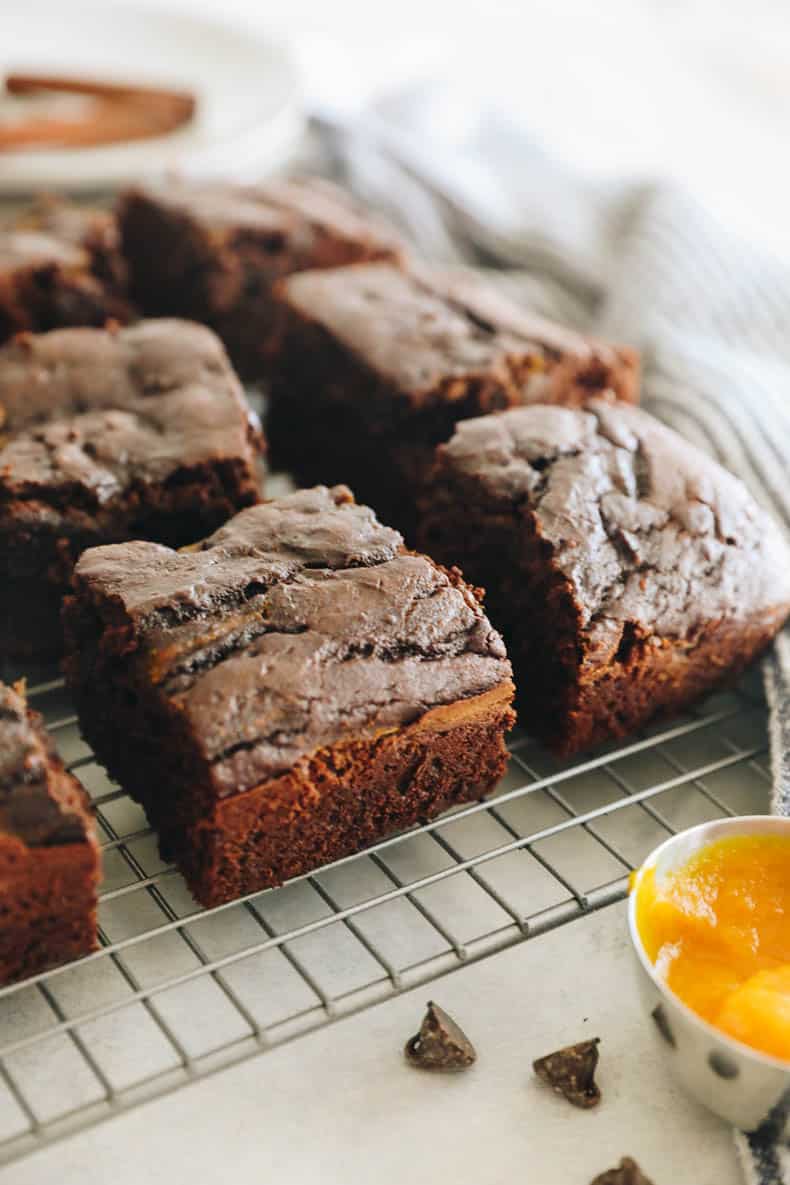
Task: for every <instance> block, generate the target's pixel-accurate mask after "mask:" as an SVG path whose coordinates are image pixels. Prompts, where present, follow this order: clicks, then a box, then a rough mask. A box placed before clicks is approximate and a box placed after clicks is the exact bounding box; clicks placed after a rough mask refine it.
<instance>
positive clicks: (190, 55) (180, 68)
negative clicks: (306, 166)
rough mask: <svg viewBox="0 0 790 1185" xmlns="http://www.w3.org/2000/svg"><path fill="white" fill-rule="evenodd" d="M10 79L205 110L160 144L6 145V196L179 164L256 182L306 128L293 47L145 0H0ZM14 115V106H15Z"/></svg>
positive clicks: (0, 178) (136, 175)
mask: <svg viewBox="0 0 790 1185" xmlns="http://www.w3.org/2000/svg"><path fill="white" fill-rule="evenodd" d="M0 11H1V12H2V34H1V35H0V111H3V110H4V107H5V106H8V105H11V106H13V103H14V100H13V98H12V99H8V98H7V97H5V96H4V94H3V91H2V85H1V84H2V75H4V74H5V73H11V72H14V71H22V72H28V71H33V72H41V73H49V74H71V75H78V76H82V77H85V78H97V79H106V80H108V81H110V82H120V81H130V82H140V83H143V84H145V83H148V84H151V85H155V86H165V87H167V86H173V87H176V88H184V89H186V90H190V91H193V92H194V93H195V94H196V96H197V100H198V109H197V113H196V115H195V118H194V119H193V120H191V121H190V122H189V123H188V124H187V125H185V126H184V127H182V128H179V129H178V130H177V131H174V132H171V133H170V134H169V135H165V136H159V137H155V138H152V139H150V140H135V141H130V142H129V143H123V144H107V145H101V146H99V147H95V148H79V149H57V148H51V149H40V150H37V151H27V152H21V151H20V152H5V153H3V155H2V157H1V158H0V195H2V196H8V197H14V196H22V195H26V194H29V193H30V192H32V191H36V190H41V189H55V190H65V191H71V192H79V191H81V192H89V191H99V190H102V191H107V190H112V189H115V188H116V187H118V186H120V185H128V184H130V183H134V182H138V181H141V180H146V181H149V180H157V179H159V178H161V177H163V176H165V175H167V174H168V173H170V172H173V171H177V172H179V173H184V174H186V175H189V176H192V175H194V176H197V177H204V176H205V177H212V176H228V177H234V178H238V179H240V180H257V179H259V178H260V177H261V176H263V175H264V174H266V173H269V172H271V171H273V170H276V169H278V168H280V167H281V166H282V165H283V163H284V162H285V161H286V160H287V159H288V158H289V156H290V155H291V154H292V152H293V151H294V148H295V146H296V144H297V143H298V140H299V137H300V135H301V133H302V129H303V127H304V112H303V94H302V84H301V79H300V78H299V75H298V72H297V70H296V67H295V65H294V63H293V61H292V59H291V56H290V54H289V53H288V51H287V50H286V49H285V48H284V47H283V46H282V45H280V44H279V43H278V42H277V41H276V40H274V39H272V38H270V37H267V36H265V35H264V34H262V33H258V32H257V31H253V30H251V29H249V28H247V27H245V26H244V25H237V24H235V23H233V22H232V21H223V20H221V19H216V20H212V19H211V18H209V17H201V16H196V15H193V14H191V13H190V12H188V11H182V12H179V11H177V10H176V11H170V10H169V9H168V8H167V7H166V6H165V7H163V6H160V5H157V6H156V7H155V8H154V7H151V6H150V5H148V4H143V3H139V2H137V0H126V2H124V3H113V4H109V3H106V2H105V0H69V2H68V3H66V2H65V0H25V3H24V4H10V3H9V4H7V5H3V4H2V3H0ZM6 114H8V113H6Z"/></svg>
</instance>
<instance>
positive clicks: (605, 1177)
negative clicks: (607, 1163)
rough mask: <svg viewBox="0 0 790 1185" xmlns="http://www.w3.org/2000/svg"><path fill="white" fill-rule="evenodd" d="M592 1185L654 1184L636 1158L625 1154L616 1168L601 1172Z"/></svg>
mask: <svg viewBox="0 0 790 1185" xmlns="http://www.w3.org/2000/svg"><path fill="white" fill-rule="evenodd" d="M590 1185H653V1182H652V1181H651V1180H650V1178H649V1177H646V1176H645V1174H644V1173H643V1172H642V1170H641V1169H640V1167H639V1165H638V1164H637V1163H636V1161H635V1160H631V1157H630V1156H624V1157H623V1159H622V1160H621V1161H620V1163H619V1164H618V1166H617V1168H616V1169H607V1170H606V1172H605V1173H600V1174H599V1176H597V1177H596V1178H595V1180H594V1181H591V1182H590Z"/></svg>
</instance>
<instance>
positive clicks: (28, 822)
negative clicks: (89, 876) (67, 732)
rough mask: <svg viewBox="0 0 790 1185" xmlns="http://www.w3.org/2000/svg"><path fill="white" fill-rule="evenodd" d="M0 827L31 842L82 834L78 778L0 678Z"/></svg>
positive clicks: (36, 718) (76, 837) (85, 826)
mask: <svg viewBox="0 0 790 1185" xmlns="http://www.w3.org/2000/svg"><path fill="white" fill-rule="evenodd" d="M0 831H2V832H4V833H5V834H6V835H9V834H10V835H15V836H17V837H18V838H19V839H21V840H23V841H24V842H25V843H27V844H29V845H30V846H31V847H41V846H45V845H49V844H62V843H75V842H79V841H81V840H84V839H86V837H87V834H88V831H89V824H88V816H87V813H86V808H85V801H84V796H83V793H82V791H81V789H80V786H79V783H78V782H77V781H76V779H75V778H73V777H72V776H71V775H70V774H68V773H66V771H65V769H64V768H63V763H62V761H61V760H60V758H59V757H58V756H57V753H56V751H55V747H54V745H53V743H52V741H51V739H50V737H49V736H48V734H47V732H46V731H45V729H44V726H43V724H42V723H41V718H40V716H38V714H37V713H35V712H30V711H28V709H27V705H26V703H25V700H24V697H23V696H22V695H21V694H20V693H19V691H18V690H17V689H16V688H13V687H8V686H7V685H6V684H4V683H0Z"/></svg>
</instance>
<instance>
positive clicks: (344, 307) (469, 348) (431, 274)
mask: <svg viewBox="0 0 790 1185" xmlns="http://www.w3.org/2000/svg"><path fill="white" fill-rule="evenodd" d="M279 291H280V294H281V296H282V299H283V300H284V301H285V303H286V304H287V305H288V306H289V307H290V308H292V309H294V310H296V311H297V312H298V313H299V314H301V315H302V316H303V317H306V318H308V319H310V320H312V321H315V322H316V323H317V324H319V325H320V326H321V327H322V328H323V329H325V330H326V331H327V332H329V333H330V334H331V335H332V336H333V337H334V338H335V339H337V340H339V341H340V342H341V343H342V344H343V345H344V346H345V347H346V348H347V349H349V350H350V351H351V352H352V353H354V354H355V355H356V356H357V357H358V358H359V359H360V360H361V361H362V362H363V363H365V364H366V365H367V366H368V367H369V368H370V369H371V370H373V371H375V372H376V373H377V374H379V375H381V376H382V377H383V378H384V379H385V380H386V381H388V382H390V383H392V384H393V385H394V387H395V388H396V389H397V390H398V391H399V392H401V393H402V394H403V395H404V396H406V397H408V399H409V401H410V402H411V403H413V404H416V405H419V404H421V403H425V402H427V401H429V400H431V399H432V398H434V397H435V396H436V395H437V394H441V395H442V397H443V398H445V399H447V400H450V401H452V400H453V399H455V398H458V397H460V396H461V395H463V394H465V393H466V388H465V387H458V388H457V389H456V387H455V386H454V385H453V384H454V382H455V381H457V380H459V379H461V380H467V379H469V378H472V377H481V376H482V377H486V378H493V379H495V380H496V381H497V382H499V383H501V384H503V385H504V386H505V387H512V389H513V390H512V402H514V403H516V402H519V403H520V402H523V401H524V400H525V399H529V400H533V399H535V398H537V397H538V396H539V395H540V396H541V397H542V398H544V399H546V400H547V401H548V402H552V401H553V398H554V395H553V392H554V390H555V387H556V385H557V380H558V379H561V378H563V377H564V378H565V379H567V377H568V375H567V366H568V364H569V363H570V364H572V365H573V366H575V367H588V368H589V367H592V368H594V369H595V368H597V369H598V370H599V374H598V375H597V376H591V380H590V381H592V378H595V379H596V381H595V383H594V384H593V385H594V386H596V387H597V388H598V389H603V388H605V387H607V386H612V387H618V388H621V393H623V394H624V395H625V394H626V392H625V388H626V387H628V388H629V390H630V388H631V386H632V385H633V386H635V383H636V368H637V364H636V355H635V354H634V353H633V351H630V350H627V349H618V348H616V347H614V346H609V345H607V344H606V343H603V342H597V341H593V340H592V339H590V338H586V337H583V336H582V335H581V334H579V333H575V332H574V331H573V330H570V329H565V328H563V327H561V326H559V325H555V324H553V323H552V322H550V321H547V320H545V319H544V318H542V317H538V316H536V315H534V314H532V313H529V312H526V311H525V310H523V309H521V308H519V307H518V306H517V305H515V304H514V303H512V302H511V301H510V300H508V299H507V298H506V297H505V296H503V295H501V294H500V293H499V292H498V291H497V290H496V289H494V288H491V287H489V286H488V285H486V284H485V283H484V282H481V281H480V280H479V279H476V278H474V277H472V276H469V275H466V274H464V273H461V272H460V271H459V272H451V271H449V270H439V269H427V268H424V267H420V266H418V265H417V264H416V263H415V264H412V265H411V266H410V268H409V271H408V272H405V271H403V270H401V269H399V268H397V267H394V266H393V265H391V264H388V263H365V264H354V265H352V266H350V267H345V268H336V269H331V270H326V271H310V272H301V273H297V274H296V275H293V276H291V277H289V278H288V279H287V280H284V281H282V282H281V285H280V289H279ZM561 362H562V363H564V366H565V368H566V369H565V370H564V371H563V375H559V374H557V375H554V371H555V369H556V368H558V367H559V365H560V363H561ZM618 368H621V370H622V373H621V374H619V375H618V373H617V371H618ZM626 374H627V375H628V378H627V379H626ZM590 393H591V392H590V391H588V392H587V394H590Z"/></svg>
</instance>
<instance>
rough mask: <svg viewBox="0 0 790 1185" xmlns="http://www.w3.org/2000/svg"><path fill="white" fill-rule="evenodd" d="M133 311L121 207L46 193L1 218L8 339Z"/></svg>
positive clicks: (0, 292) (0, 333)
mask: <svg viewBox="0 0 790 1185" xmlns="http://www.w3.org/2000/svg"><path fill="white" fill-rule="evenodd" d="M131 314H132V310H131V306H130V305H129V302H128V298H127V294H126V265H125V263H124V261H123V256H122V255H121V250H120V235H119V233H118V225H117V222H116V219H115V216H114V215H113V214H111V213H110V212H108V211H106V210H98V209H93V208H91V207H86V206H77V205H71V204H69V203H66V202H58V201H54V200H46V199H39V200H38V201H37V202H35V203H33V204H32V205H31V206H30V207H29V208H28V209H27V210H25V211H23V212H22V213H21V214H19V215H18V216H17V217H15V218H14V219H13V220H6V221H5V222H4V223H3V224H2V225H0V342H2V341H6V340H7V339H8V338H9V337H11V336H13V334H15V333H19V332H21V331H23V330H29V331H32V332H35V333H40V332H44V331H46V330H49V329H58V328H60V327H62V326H68V325H94V326H98V325H104V324H105V323H106V322H107V321H109V320H114V321H120V322H125V321H128V320H129V319H130V317H131Z"/></svg>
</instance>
